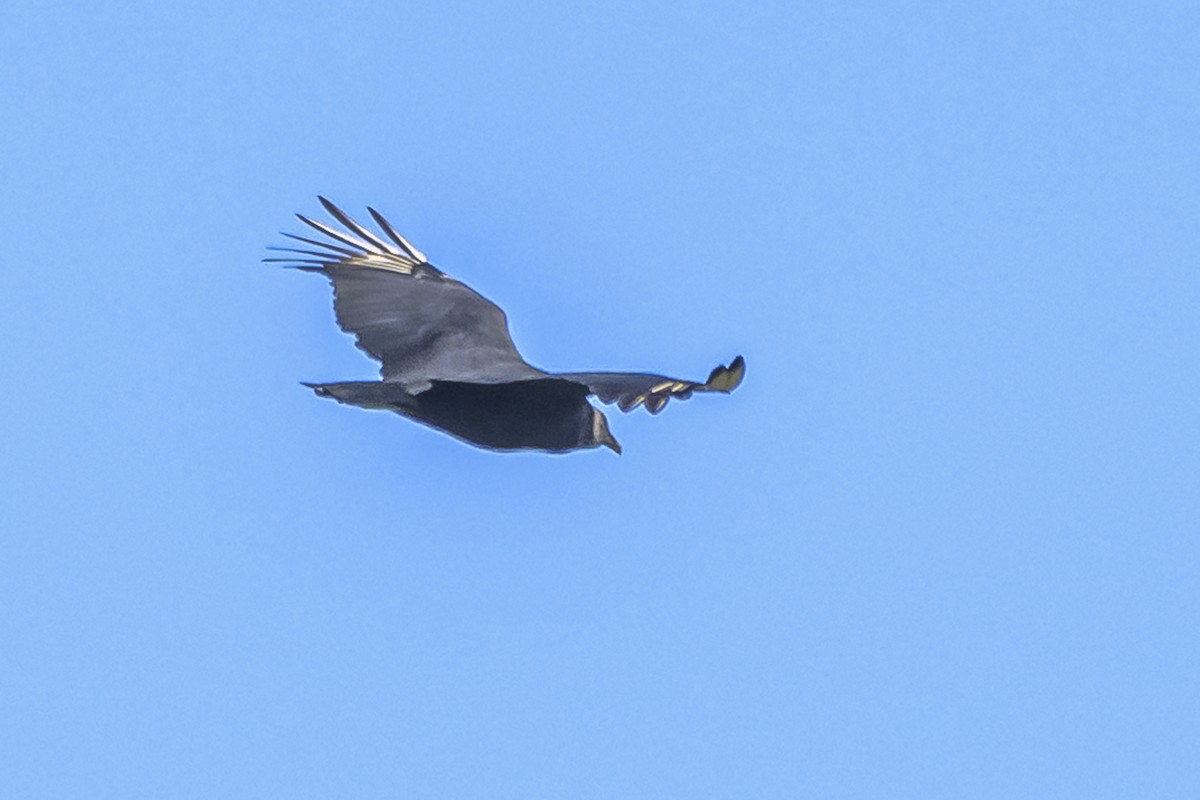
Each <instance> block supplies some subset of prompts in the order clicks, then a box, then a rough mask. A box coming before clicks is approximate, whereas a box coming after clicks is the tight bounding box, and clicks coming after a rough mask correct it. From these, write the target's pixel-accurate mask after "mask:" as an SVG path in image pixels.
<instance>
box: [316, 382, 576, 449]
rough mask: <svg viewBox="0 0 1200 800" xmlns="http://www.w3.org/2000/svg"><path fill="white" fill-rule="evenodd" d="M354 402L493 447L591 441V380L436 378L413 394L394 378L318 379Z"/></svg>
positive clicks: (323, 387)
mask: <svg viewBox="0 0 1200 800" xmlns="http://www.w3.org/2000/svg"><path fill="white" fill-rule="evenodd" d="M312 388H313V389H315V390H316V391H317V393H318V394H320V395H322V396H325V397H332V398H334V399H335V400H339V401H340V402H343V403H347V404H349V405H356V406H360V407H364V408H381V409H387V410H390V411H395V412H396V413H398V414H402V415H403V416H405V417H408V418H409V419H411V420H415V421H417V422H420V423H423V424H425V425H428V426H429V427H431V428H436V429H437V430H440V431H443V432H445V433H448V434H450V435H451V436H454V437H455V438H457V439H462V440H463V441H465V442H470V443H471V444H474V445H477V446H479V447H484V448H487V449H489V450H549V451H552V452H562V451H566V450H576V449H578V448H580V447H582V446H586V445H587V444H588V441H587V436H588V435H589V434H590V433H591V431H592V427H591V420H592V406H591V404H589V403H588V401H587V395H588V390H587V387H586V386H583V385H581V384H578V383H575V382H573V381H564V380H557V379H554V378H542V379H536V380H527V381H512V382H509V383H464V382H459V381H433V382H432V383H431V385H430V386H429V388H427V389H425V390H424V391H421V392H417V393H415V394H410V393H409V392H408V391H406V390H405V388H404V387H403V386H401V385H400V384H397V383H391V382H388V381H352V382H348V383H326V384H313V385H312Z"/></svg>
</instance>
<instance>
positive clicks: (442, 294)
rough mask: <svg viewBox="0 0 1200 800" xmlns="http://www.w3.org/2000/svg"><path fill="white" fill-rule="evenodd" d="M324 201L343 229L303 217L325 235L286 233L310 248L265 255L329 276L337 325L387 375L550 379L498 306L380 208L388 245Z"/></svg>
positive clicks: (417, 380) (401, 378)
mask: <svg viewBox="0 0 1200 800" xmlns="http://www.w3.org/2000/svg"><path fill="white" fill-rule="evenodd" d="M318 199H320V201H321V204H322V205H323V206H324V207H325V209H326V210H327V211H328V212H329V213H330V215H331V216H333V218H334V219H336V220H337V221H338V222H340V223H341V224H342V225H343V226H344V227H345V230H339V229H337V228H335V227H333V226H330V225H326V224H324V223H321V222H317V221H315V220H312V219H309V218H308V217H305V216H302V215H300V214H297V215H296V216H297V217H299V218H300V220H301V221H302V222H304V223H305V224H306V225H308V226H309V227H311V228H313V229H315V230H316V231H317V232H318V233H320V234H322V235H323V236H324V237H325V238H326V239H327V240H328V241H326V240H319V239H309V238H305V237H303V236H294V235H292V234H289V233H285V234H284V236H287V237H288V238H291V239H295V240H296V241H299V242H304V243H305V244H308V245H312V248H313V249H301V248H295V247H277V248H271V249H274V250H282V251H286V252H289V253H293V254H294V256H293V257H288V258H268V259H264V261H277V262H285V263H287V264H288V265H290V266H293V267H296V268H297V269H303V270H307V271H310V272H320V273H322V274H324V275H325V276H326V277H328V278H329V279H330V280H331V281H332V282H333V297H334V301H333V307H334V312H335V313H336V315H337V321H338V325H340V326H341V328H342V330H344V331H346V332H347V333H352V334H354V336H355V337H356V339H357V342H358V347H359V348H360V349H361V350H363V351H364V352H365V353H367V354H368V355H370V356H372V357H373V358H375V359H378V360H379V361H380V362H382V364H383V366H382V367H381V368H380V372H381V373H382V375H383V379H384V380H385V381H398V382H401V383H406V384H425V383H427V382H428V381H432V380H454V381H466V382H476V383H498V382H504V381H512V380H522V379H526V378H536V377H542V376H544V375H545V373H543V372H542V371H540V370H537V369H534V368H533V367H531V366H529V365H528V364H526V363H525V361H524V359H522V358H521V356H520V354H519V353H518V352H517V348H516V346H515V345H513V341H512V337H510V336H509V333H508V321H507V320H506V318H505V316H504V312H503V311H501V310H500V308H499V307H498V306H497V305H496V304H495V303H493V302H492V301H490V300H488V299H487V298H485V297H483V296H482V295H480V294H479V293H478V292H476V291H474V290H473V289H471V288H470V287H469V286H467V285H466V284H464V283H461V282H459V281H456V280H454V279H453V278H450V277H448V276H447V275H446V274H445V273H444V272H442V271H441V270H439V269H437V268H436V267H434V266H433V265H432V264H430V263H429V262H428V261H427V260H426V259H425V255H424V254H423V253H422V252H421V251H420V250H418V249H416V248H415V247H413V246H412V245H411V244H409V242H408V240H406V239H405V238H404V237H403V236H401V235H400V234H398V233H397V232H396V231H395V229H394V228H392V226H391V225H390V224H389V223H388V221H387V220H385V219H384V218H383V217H382V216H381V215H380V214H379V213H378V212H377V211H375V209H373V208H368V209H367V210H368V211H370V213H371V216H372V217H373V218H374V219H375V222H376V223H378V225H379V227H380V229H381V230H382V231H383V233H384V235H386V236H387V238H388V239H390V240H391V241H390V242H389V241H384V239H382V238H381V237H379V236H377V235H376V234H374V233H372V232H371V231H370V230H368V229H367V228H365V227H363V226H362V225H360V224H358V223H357V222H355V221H354V220H352V219H350V217H348V216H347V215H346V214H345V213H344V212H342V210H341V209H339V208H338V207H337V206H335V205H334V204H333V203H330V202H329V201H328V200H326V199H325V198H323V197H321V198H318Z"/></svg>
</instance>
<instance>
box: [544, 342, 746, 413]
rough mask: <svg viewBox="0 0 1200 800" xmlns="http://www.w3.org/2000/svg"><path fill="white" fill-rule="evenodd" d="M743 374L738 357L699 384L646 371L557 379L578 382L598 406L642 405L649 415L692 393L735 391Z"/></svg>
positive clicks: (628, 408)
mask: <svg viewBox="0 0 1200 800" xmlns="http://www.w3.org/2000/svg"><path fill="white" fill-rule="evenodd" d="M745 374H746V362H745V360H744V359H743V358H742V357H741V356H738V357H737V358H735V359H734V360H733V361H731V362H730V363H729V366H727V367H725V366H718V367H717V368H716V369H714V370H713V371H712V372H711V373H710V374H709V376H708V380H706V381H704V382H703V383H698V382H696V381H683V380H679V379H678V378H668V377H666V376H665V375H654V374H651V373H648V372H568V373H558V374H556V375H555V377H557V378H566V379H567V380H573V381H578V382H579V383H582V384H584V385H586V386H587V387H588V391H589V392H590V393H591V394H594V395H596V397H597V398H599V400H600V402H602V403H613V402H615V403H616V404H617V407H618V408H620V409H621V410H622V411H626V412H628V411H632V410H633V409H635V408H637V407H638V406H639V405H644V406H645V407H646V410H647V411H649V412H650V413H651V414H657V413H658V412H660V411H662V409H663V406H665V405H666V404H667V400H669V399H670V398H672V397H674V398H675V399H677V400H686V399H688V398H689V397H691V396H692V393H693V392H724V393H726V394H728V393H729V392H732V391H733V390H734V389H736V388H737V386H738V384H740V383H741V382H742V377H743V376H745Z"/></svg>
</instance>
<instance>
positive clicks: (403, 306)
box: [264, 197, 746, 453]
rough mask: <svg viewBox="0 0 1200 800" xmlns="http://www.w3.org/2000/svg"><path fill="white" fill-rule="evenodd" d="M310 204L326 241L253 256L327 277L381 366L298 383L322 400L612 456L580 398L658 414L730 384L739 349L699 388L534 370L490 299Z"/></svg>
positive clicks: (603, 421) (399, 240) (516, 444)
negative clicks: (366, 376)
mask: <svg viewBox="0 0 1200 800" xmlns="http://www.w3.org/2000/svg"><path fill="white" fill-rule="evenodd" d="M319 199H320V201H321V204H322V205H323V206H324V207H325V210H326V211H328V212H329V214H330V215H331V216H332V217H333V218H334V219H336V220H337V221H338V222H340V223H341V224H342V225H343V226H344V229H343V230H339V229H337V228H335V227H332V226H330V225H327V224H325V223H323V222H317V221H316V220H313V219H309V218H308V217H305V216H303V215H299V214H298V215H297V216H298V217H299V218H300V220H301V221H302V222H303V223H304V224H305V225H307V226H308V227H310V228H312V229H313V230H315V231H317V232H318V233H319V234H321V235H322V236H324V237H325V238H324V239H323V240H322V239H312V238H309V237H305V236H296V235H294V234H290V233H287V234H284V235H285V236H287V237H288V238H290V239H292V240H294V241H298V242H302V243H303V244H305V245H308V247H281V248H274V249H277V250H283V251H285V252H288V253H291V254H292V255H290V256H288V257H284V258H268V259H264V260H266V261H281V262H284V263H287V264H289V265H291V266H293V267H297V268H299V269H302V270H305V271H307V272H316V273H319V274H321V275H324V276H325V277H326V278H328V279H329V280H330V281H331V282H332V283H333V298H334V299H333V309H334V313H335V315H336V316H337V321H338V325H340V326H341V328H342V330H344V331H346V332H347V333H352V334H354V337H355V339H356V341H357V344H358V346H359V348H360V349H362V350H363V351H364V352H365V353H367V354H368V355H369V356H371V357H372V358H374V359H377V360H378V361H379V362H380V374H381V377H382V378H383V380H381V381H350V382H343V383H319V384H314V383H309V384H306V385H307V386H309V387H310V388H312V389H314V390H315V391H316V392H317V394H319V395H321V396H323V397H332V398H334V399H335V400H337V401H338V402H341V403H346V404H348V405H353V406H359V407H360V408H380V409H388V410H391V411H395V412H396V413H398V414H402V415H404V416H405V417H408V418H409V419H412V420H415V421H416V422H420V423H422V424H424V425H428V426H429V427H431V428H436V429H437V430H440V431H444V432H446V433H448V434H450V435H451V436H454V437H456V438H458V439H461V440H462V441H464V442H469V443H470V444H473V445H477V446H479V447H484V448H487V449H489V450H547V451H551V452H563V451H567V450H581V449H588V448H593V447H607V448H609V449H610V450H613V451H614V452H616V453H620V452H621V445H620V444H618V443H617V440H616V439H615V438H614V437H613V435H612V432H611V431H610V430H609V428H608V420H607V418H606V417H605V416H604V414H603V412H601V411H600V409H598V408H596V407H595V406H593V405H592V404H591V403H589V402H588V400H587V398H588V396H590V395H594V396H596V397H597V398H599V400H600V401H601V402H603V403H616V404H617V407H618V408H620V409H621V411H632V410H633V409H635V408H637V407H638V406H643V407H645V409H646V410H647V411H649V412H650V413H651V414H657V413H658V412H659V411H661V410H662V409H663V406H665V405H666V403H667V400H669V399H670V398H676V399H678V400H686V399H687V398H689V397H691V396H692V394H693V393H695V392H722V393H726V394H727V393H729V392H731V391H733V390H734V389H735V388H736V387H737V385H738V384H739V383H741V380H742V375H743V374H744V372H745V367H746V365H745V362H744V361H743V360H742V357H741V356H738V357H737V358H735V359H734V360H733V361H731V362H730V363H729V366H727V367H725V366H718V367H717V368H716V369H714V370H713V371H712V372H711V373H709V376H708V379H707V380H706V381H704V382H702V383H701V382H696V381H686V380H679V379H678V378H668V377H666V376H664V375H658V374H655V373H652V372H570V373H550V372H546V371H545V370H541V369H538V368H537V367H534V366H533V365H531V364H530V363H529V362H527V361H526V360H525V359H524V358H522V357H521V354H520V353H518V352H517V348H516V345H514V344H513V341H512V337H511V336H510V335H509V332H508V320H507V318H506V317H505V315H504V312H503V311H502V310H501V309H500V307H499V306H497V305H496V304H495V303H493V302H492V301H490V300H488V299H487V298H486V297H484V296H482V295H481V294H479V293H478V292H476V291H475V290H474V289H472V288H471V287H469V286H467V285H466V284H465V283H462V282H461V281H457V280H455V279H453V278H451V277H450V276H449V275H447V274H446V273H444V272H442V271H441V270H440V269H438V268H437V267H435V266H433V265H432V264H430V263H429V261H428V259H426V258H425V255H424V254H423V253H422V252H421V251H420V250H417V249H416V248H415V247H413V246H412V244H411V243H410V242H409V241H408V240H407V239H405V238H404V237H403V236H401V235H400V234H399V233H398V232H397V231H396V229H395V228H393V227H392V226H391V224H390V223H389V222H388V221H387V220H386V219H384V218H383V217H382V216H381V215H380V214H379V213H378V212H377V211H375V210H374V209H370V208H369V209H368V211H369V212H370V213H371V216H372V217H373V218H374V219H375V222H376V224H378V226H379V228H380V230H381V231H382V232H383V236H382V237H381V236H380V235H378V234H376V233H375V232H373V231H371V230H369V229H367V228H366V227H364V226H362V225H360V224H359V223H357V222H355V221H354V220H352V219H351V218H350V217H348V216H347V215H346V213H345V212H344V211H342V210H341V209H340V208H338V207H337V206H335V205H334V204H333V203H330V202H329V201H328V200H326V199H325V198H323V197H322V198H319ZM384 237H386V239H385V238H384ZM311 248H317V249H311Z"/></svg>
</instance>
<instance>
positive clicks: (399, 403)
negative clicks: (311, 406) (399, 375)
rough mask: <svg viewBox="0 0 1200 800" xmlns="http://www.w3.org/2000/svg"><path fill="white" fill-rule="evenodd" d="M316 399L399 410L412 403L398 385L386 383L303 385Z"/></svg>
mask: <svg viewBox="0 0 1200 800" xmlns="http://www.w3.org/2000/svg"><path fill="white" fill-rule="evenodd" d="M301 385H302V386H307V387H308V388H310V389H312V390H313V391H314V392H315V393H316V394H317V396H318V397H329V398H332V399H334V400H337V401H338V402H339V403H345V404H346V405H350V406H358V407H359V408H387V409H394V410H399V409H403V408H406V407H408V406H410V405H411V404H412V403H413V396H412V395H411V394H409V393H408V392H406V391H405V390H404V387H403V386H401V385H400V384H398V383H390V382H388V381H345V382H342V383H303V384H301Z"/></svg>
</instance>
